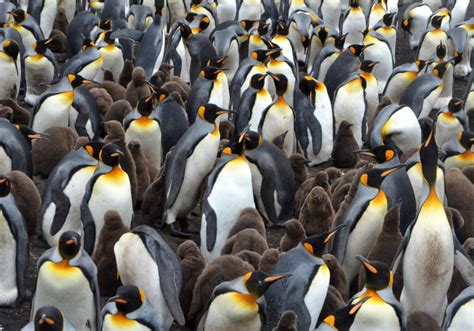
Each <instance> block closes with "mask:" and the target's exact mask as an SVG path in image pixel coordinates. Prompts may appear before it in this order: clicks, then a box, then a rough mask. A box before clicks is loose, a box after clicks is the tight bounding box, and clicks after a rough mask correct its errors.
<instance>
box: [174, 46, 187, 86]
mask: <svg viewBox="0 0 474 331" xmlns="http://www.w3.org/2000/svg"><path fill="white" fill-rule="evenodd" d="M176 51H177V52H178V54H179V55H181V72H180V73H179V77H180V78H181V79H182V80H183V81H184V82H185V83H189V82H191V78H190V76H189V68H190V67H191V55H190V54H189V51H188V48H187V47H186V46H185V45H184V42H183V39H182V38H181V40H180V41H179V43H178V47H176ZM176 74H177V73H175V75H176Z"/></svg>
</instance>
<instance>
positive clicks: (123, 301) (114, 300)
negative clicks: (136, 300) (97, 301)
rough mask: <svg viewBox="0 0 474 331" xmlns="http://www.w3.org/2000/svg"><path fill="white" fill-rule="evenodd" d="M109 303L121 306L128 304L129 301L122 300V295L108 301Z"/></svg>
mask: <svg viewBox="0 0 474 331" xmlns="http://www.w3.org/2000/svg"><path fill="white" fill-rule="evenodd" d="M107 302H115V303H121V304H127V303H128V301H127V300H125V299H124V298H122V297H121V296H120V295H116V296H113V297H111V298H109V300H107Z"/></svg>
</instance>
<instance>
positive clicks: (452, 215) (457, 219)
mask: <svg viewBox="0 0 474 331" xmlns="http://www.w3.org/2000/svg"><path fill="white" fill-rule="evenodd" d="M444 210H445V211H446V216H447V217H448V221H449V223H450V224H451V227H452V228H453V229H454V230H455V231H458V230H459V229H462V227H463V226H464V217H462V215H461V213H460V212H459V210H457V209H455V208H452V207H444Z"/></svg>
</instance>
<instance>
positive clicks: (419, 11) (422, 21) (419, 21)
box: [401, 2, 433, 49]
mask: <svg viewBox="0 0 474 331" xmlns="http://www.w3.org/2000/svg"><path fill="white" fill-rule="evenodd" d="M432 14H433V10H432V9H431V7H430V6H429V5H428V4H426V3H422V2H414V3H412V4H410V5H408V6H407V7H406V9H405V11H404V13H403V16H402V19H401V28H402V29H403V30H405V31H406V32H407V33H408V34H409V35H410V36H409V42H410V48H411V49H416V48H417V47H418V46H419V44H420V40H421V37H422V35H423V33H424V32H425V31H426V27H427V25H428V20H429V18H430V16H431V15H432Z"/></svg>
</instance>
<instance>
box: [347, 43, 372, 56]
mask: <svg viewBox="0 0 474 331" xmlns="http://www.w3.org/2000/svg"><path fill="white" fill-rule="evenodd" d="M372 45H373V44H368V45H360V44H352V45H350V46H349V47H348V49H349V52H350V53H351V54H352V55H354V56H356V57H359V56H361V55H362V53H363V52H364V50H365V49H366V48H369V47H370V46H372Z"/></svg>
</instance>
